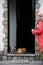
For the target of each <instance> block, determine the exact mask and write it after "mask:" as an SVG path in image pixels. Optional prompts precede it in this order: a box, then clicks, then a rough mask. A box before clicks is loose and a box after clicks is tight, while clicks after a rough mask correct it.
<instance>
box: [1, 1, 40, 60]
mask: <svg viewBox="0 0 43 65" xmlns="http://www.w3.org/2000/svg"><path fill="white" fill-rule="evenodd" d="M38 1H39V0H36V2H35V21H37V13H38V12H39V8H40V3H38ZM3 9H4V13H3V17H4V20H3V23H2V24H3V26H4V29H3V33H4V34H5V37H4V38H3V42H4V50H3V54H4V55H6V54H7V53H8V2H7V0H5V2H4V3H3ZM35 25H36V23H35ZM35 41H36V42H37V40H35ZM37 48H38V47H37V44H36V43H35V50H36V51H37V50H38V49H37ZM10 59H11V57H10ZM3 60H7V56H3Z"/></svg>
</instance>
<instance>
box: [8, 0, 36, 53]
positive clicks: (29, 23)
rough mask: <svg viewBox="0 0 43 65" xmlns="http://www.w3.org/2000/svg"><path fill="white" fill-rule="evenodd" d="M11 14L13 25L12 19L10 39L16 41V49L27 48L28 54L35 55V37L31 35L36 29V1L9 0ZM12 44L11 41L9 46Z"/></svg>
mask: <svg viewBox="0 0 43 65" xmlns="http://www.w3.org/2000/svg"><path fill="white" fill-rule="evenodd" d="M15 1H16V2H15ZM14 2H15V3H16V8H15V7H14ZM11 3H12V4H11ZM10 5H11V6H10ZM12 6H13V8H12ZM10 8H11V9H12V12H11V9H10ZM14 10H15V11H16V12H14ZM9 13H10V14H9V25H10V23H11V21H10V19H11V20H12V23H11V25H10V26H9V30H10V31H9V35H10V36H9V39H14V40H15V41H14V43H15V44H16V45H15V47H16V49H18V48H24V47H25V48H26V49H27V52H28V53H35V37H34V35H32V33H31V29H32V28H34V27H35V0H30V1H29V2H28V0H9ZM11 14H12V15H11ZM15 14H16V15H15ZM10 17H11V18H10ZM14 17H15V19H16V21H15V20H14ZM13 22H15V23H13ZM12 25H14V26H13V31H12V30H11V27H12ZM15 25H16V26H15ZM14 31H15V32H14ZM11 32H12V35H11ZM13 32H14V33H13ZM13 36H15V37H13ZM10 43H11V40H9V46H10ZM12 44H13V42H12Z"/></svg>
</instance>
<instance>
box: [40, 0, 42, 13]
mask: <svg viewBox="0 0 43 65" xmlns="http://www.w3.org/2000/svg"><path fill="white" fill-rule="evenodd" d="M39 3H40V4H41V7H40V13H43V0H39Z"/></svg>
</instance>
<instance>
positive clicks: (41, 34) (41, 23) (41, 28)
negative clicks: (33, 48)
mask: <svg viewBox="0 0 43 65" xmlns="http://www.w3.org/2000/svg"><path fill="white" fill-rule="evenodd" d="M38 19H39V20H38V23H37V28H36V29H32V34H34V35H37V39H38V46H39V50H40V52H41V55H43V20H42V14H39V15H38Z"/></svg>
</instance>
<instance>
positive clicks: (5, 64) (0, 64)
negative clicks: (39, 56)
mask: <svg viewBox="0 0 43 65" xmlns="http://www.w3.org/2000/svg"><path fill="white" fill-rule="evenodd" d="M0 65H43V62H42V61H31V62H29V63H28V64H26V63H25V64H15V63H13V62H12V63H11V61H0Z"/></svg>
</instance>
